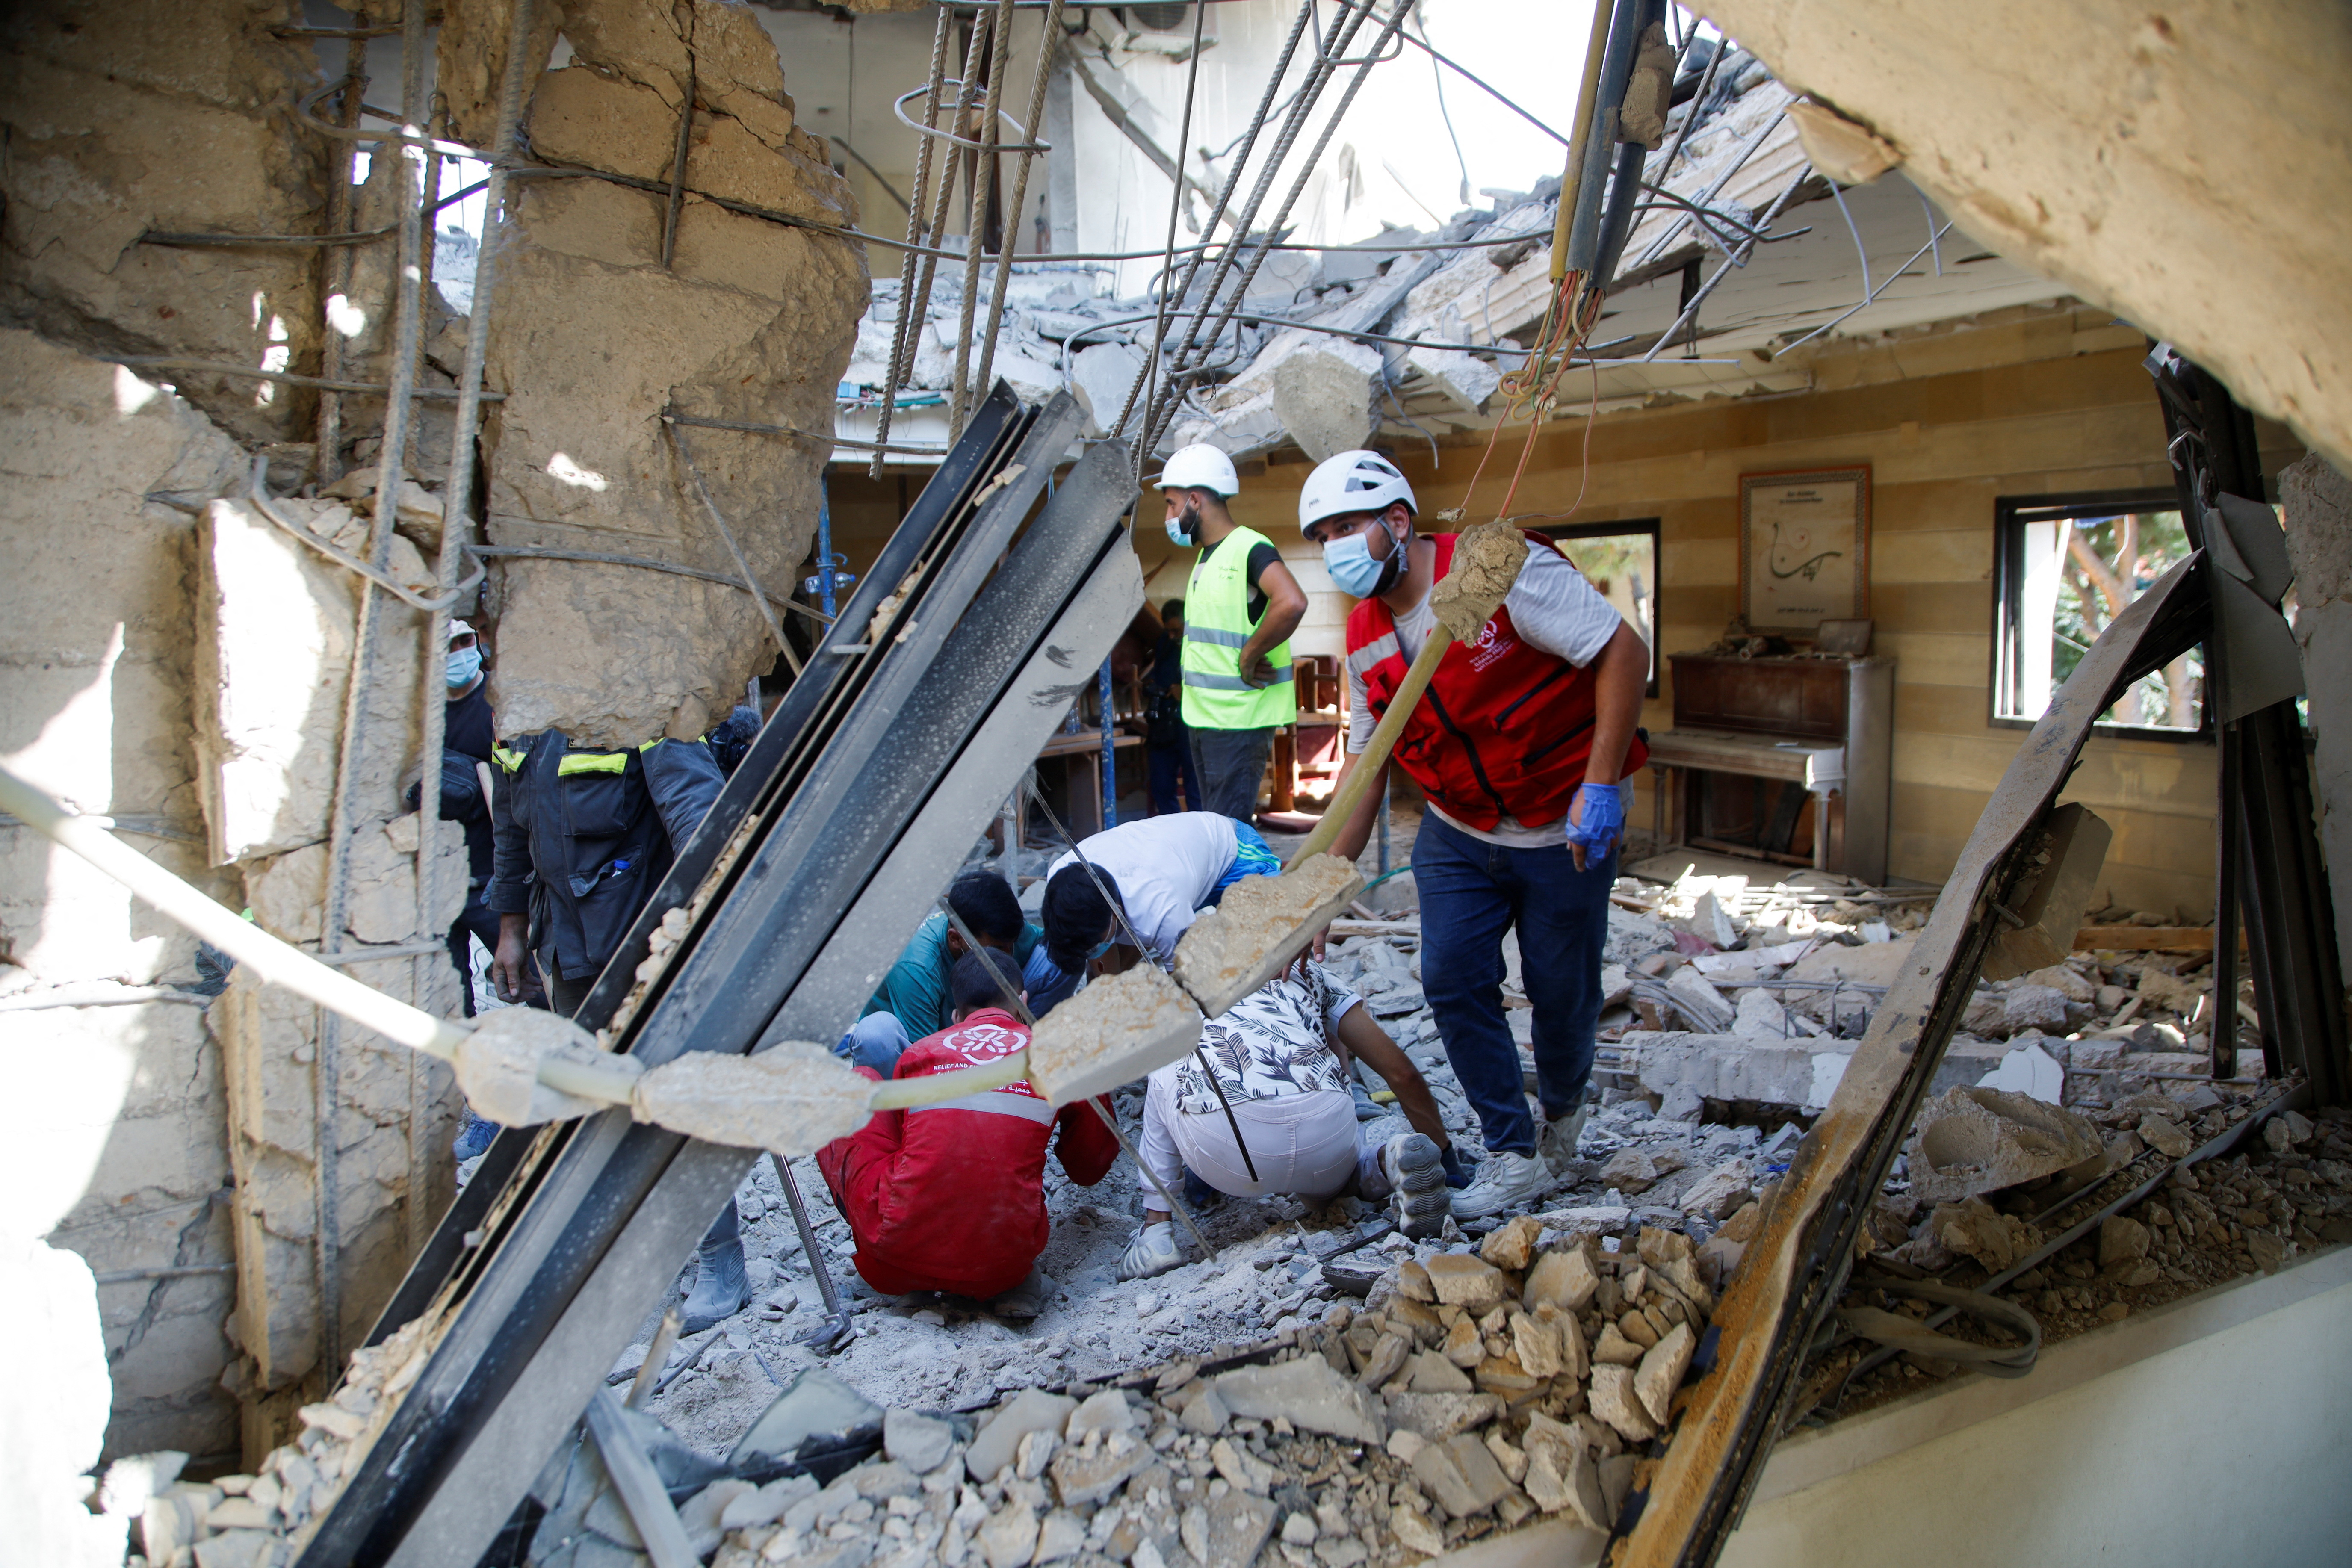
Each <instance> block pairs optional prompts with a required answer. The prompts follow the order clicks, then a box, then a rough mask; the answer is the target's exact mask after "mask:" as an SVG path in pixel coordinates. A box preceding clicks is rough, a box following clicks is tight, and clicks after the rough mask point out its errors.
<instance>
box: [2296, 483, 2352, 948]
mask: <svg viewBox="0 0 2352 1568" xmlns="http://www.w3.org/2000/svg"><path fill="white" fill-rule="evenodd" d="M2279 500H2281V502H2283V503H2284V508H2285V511H2286V548H2287V554H2288V556H2289V557H2290V558H2291V559H2292V560H2293V561H2294V597H2295V613H2294V638H2295V641H2297V642H2299V643H2301V644H2302V645H2303V675H2304V682H2305V685H2306V686H2307V687H2308V688H2309V689H2310V704H2311V729H2312V734H2313V736H2314V738H2315V742H2316V745H2315V750H2314V752H2313V755H2312V795H2313V797H2314V801H2315V806H2316V809H2317V810H2318V813H2319V843H2320V847H2321V849H2322V850H2323V851H2324V852H2325V853H2326V857H2327V879H2328V883H2329V887H2330V889H2331V891H2332V893H2333V896H2334V900H2335V907H2336V956H2337V959H2338V961H2339V962H2340V963H2343V965H2344V967H2345V972H2346V973H2347V974H2352V479H2346V478H2345V477H2344V475H2343V474H2341V473H2339V472H2337V471H2336V469H2335V468H2331V467H2329V466H2328V463H2327V461H2326V459H2325V458H2322V457H2320V455H2319V454H2318V453H2316V452H2314V453H2311V454H2309V455H2307V456H2306V457H2305V458H2303V459H2302V460H2301V461H2300V462H2297V463H2295V464H2294V465H2293V466H2291V467H2290V468H2287V469H2285V470H2284V472H2283V473H2281V474H2280V475H2279Z"/></svg>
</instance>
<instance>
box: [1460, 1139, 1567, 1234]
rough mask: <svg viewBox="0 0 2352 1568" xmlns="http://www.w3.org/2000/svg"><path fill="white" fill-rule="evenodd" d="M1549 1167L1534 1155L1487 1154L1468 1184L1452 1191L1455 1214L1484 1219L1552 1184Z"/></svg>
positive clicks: (1519, 1202)
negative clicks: (1459, 1189) (1454, 1192)
mask: <svg viewBox="0 0 2352 1568" xmlns="http://www.w3.org/2000/svg"><path fill="white" fill-rule="evenodd" d="M1552 1181H1553V1177H1552V1173H1551V1168H1550V1167H1549V1166H1548V1165H1546V1164H1545V1163H1543V1161H1541V1160H1540V1159H1538V1158H1537V1157H1536V1156H1535V1155H1533V1154H1513V1153H1510V1152H1503V1153H1499V1154H1489V1155H1487V1156H1486V1159H1485V1160H1484V1161H1482V1162H1481V1163H1479V1166H1478V1173H1477V1174H1476V1175H1475V1176H1473V1177H1471V1178H1470V1184H1469V1185H1468V1186H1466V1187H1465V1188H1463V1189H1462V1190H1461V1191H1460V1192H1458V1193H1456V1194H1454V1218H1455V1219H1461V1220H1470V1219H1485V1218H1486V1216H1487V1215H1492V1214H1500V1213H1502V1212H1503V1211H1504V1210H1505V1209H1507V1208H1509V1207H1511V1206H1512V1205H1515V1204H1521V1203H1525V1202H1526V1201H1527V1200H1528V1199H1529V1198H1531V1197H1534V1196H1535V1195H1536V1194H1538V1193H1540V1192H1542V1191H1543V1190H1544V1189H1545V1188H1547V1187H1549V1186H1550V1185H1551V1184H1552Z"/></svg>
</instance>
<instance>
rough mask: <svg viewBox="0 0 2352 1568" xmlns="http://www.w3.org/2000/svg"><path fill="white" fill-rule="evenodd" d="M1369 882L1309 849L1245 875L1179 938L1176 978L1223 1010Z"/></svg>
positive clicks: (1205, 1010)
mask: <svg viewBox="0 0 2352 1568" xmlns="http://www.w3.org/2000/svg"><path fill="white" fill-rule="evenodd" d="M1363 888H1364V879H1363V878H1362V877H1361V876H1360V875H1358V874H1357V871H1356V868H1355V867H1354V866H1353V865H1351V864H1349V862H1347V861H1345V860H1342V859H1340V858H1339V857H1338V856H1336V855H1314V856H1310V857H1308V858H1307V859H1305V860H1303V861H1301V862H1300V863H1299V864H1297V866H1294V867H1292V868H1290V869H1289V870H1287V871H1285V872H1284V873H1283V874H1282V875H1281V876H1279V877H1244V878H1243V879H1241V880H1240V881H1238V882H1236V883H1234V885H1233V886H1232V887H1231V888H1228V889H1226V890H1225V896H1224V897H1223V899H1222V900H1219V902H1218V904H1217V907H1216V908H1215V909H1213V910H1209V911H1207V912H1206V913H1204V914H1203V915H1202V916H1201V918H1200V919H1198V920H1196V921H1193V922H1192V926H1191V928H1190V929H1188V930H1187V931H1185V932H1184V935H1183V938H1182V940H1181V941H1180V942H1177V944H1176V968H1175V974H1176V983H1177V984H1179V985H1181V986H1182V987H1183V988H1184V989H1185V990H1186V991H1187V992H1190V993H1191V994H1192V998H1193V999H1194V1000H1195V1001H1197V1002H1198V1003H1199V1004H1200V1006H1201V1012H1202V1015H1203V1016H1207V1017H1211V1018H1214V1017H1216V1016H1219V1015H1221V1014H1223V1012H1224V1011H1225V1010H1226V1009H1227V1008H1229V1007H1231V1006H1232V1005H1234V1003H1236V1002H1238V1001H1240V1000H1241V999H1242V998H1243V997H1244V996H1246V995H1248V994H1250V993H1252V992H1254V991H1255V990H1257V989H1258V988H1259V987H1260V986H1262V985H1264V984H1265V983H1266V982H1267V981H1269V980H1271V979H1273V978H1274V977H1275V976H1276V974H1278V973H1281V972H1282V970H1283V968H1284V966H1286V964H1288V963H1290V961H1291V960H1292V959H1294V958H1296V957H1297V955H1298V954H1299V953H1300V952H1302V951H1304V950H1305V948H1306V946H1307V943H1308V942H1312V941H1314V940H1315V935H1316V933H1317V932H1318V931H1321V930H1323V929H1324V928H1325V927H1326V926H1328V925H1329V924H1330V922H1331V921H1332V920H1333V919H1334V918H1335V917H1337V916H1339V914H1341V913H1344V912H1345V911H1346V909H1347V906H1348V900H1350V899H1352V898H1354V897H1355V896H1356V895H1357V894H1358V893H1360V892H1361V891H1363ZM1145 967H1147V968H1148V967H1150V966H1149V965H1147V966H1145ZM1129 973H1135V972H1134V971H1129ZM1092 989H1093V987H1091V986H1090V987H1088V990H1092ZM1082 994H1083V993H1082ZM1065 1005H1066V1004H1065ZM1060 1011H1061V1009H1060V1008H1055V1014H1058V1013H1059V1012H1060ZM1047 1016H1048V1017H1051V1016H1054V1015H1053V1014H1049V1015H1047ZM1188 1044H1189V1042H1188ZM1033 1053H1034V1047H1033ZM1153 1065H1154V1066H1157V1065H1159V1064H1158V1063H1154V1064H1153ZM1138 1076H1140V1075H1138Z"/></svg>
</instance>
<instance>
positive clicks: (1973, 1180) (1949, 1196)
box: [1911, 1089, 2106, 1203]
mask: <svg viewBox="0 0 2352 1568" xmlns="http://www.w3.org/2000/svg"><path fill="white" fill-rule="evenodd" d="M1914 1150H1915V1152H1914V1154H1913V1156H1912V1161H1911V1190H1912V1195H1913V1196H1915V1197H1916V1198H1918V1199H1920V1200H1922V1201H1924V1202H1927V1203H1946V1202H1949V1201H1952V1200H1954V1199H1958V1198H1967V1197H1973V1196H1975V1195H1976V1194H1979V1193H1990V1192H1997V1191H1999V1190H2000V1189H2001V1188H2003V1187H2011V1186H2015V1185H2016V1184H2018V1183H2020V1182H2030V1181H2032V1180H2033V1178H2035V1177H2036V1176H2046V1175H2049V1174H2051V1173H2053V1172H2056V1171H2063V1170H2064V1169H2066V1167H2068V1166H2069V1165H2074V1164H2079V1163H2082V1162H2083V1161H2084V1160H2092V1159H2097V1158H2100V1157H2102V1156H2104V1155H2105V1152H2106V1145H2105V1142H2104V1141H2103V1140H2102V1139H2101V1138H2100V1136H2099V1130H2098V1128H2097V1127H2095V1125H2093V1124H2092V1123H2091V1122H2090V1121H2088V1120H2086V1119H2085V1118H2084V1117H2081V1116H2078V1115H2076V1114H2075V1113H2074V1112H2073V1111H2071V1110H2065V1109H2063V1107H2060V1106H2055V1105H2045V1104H2043V1103H2042V1101H2040V1100H2034V1099H2032V1098H2030V1097H2028V1096H2026V1095H2022V1094H2015V1093H2011V1092H2010V1091H2008V1090H2006V1089H1947V1090H1946V1091H1945V1092H1944V1093H1943V1094H1942V1095H1941V1096H1940V1097H1939V1098H1937V1100H1933V1101H1932V1102H1930V1103H1929V1104H1928V1106H1927V1109H1926V1110H1923V1111H1922V1112H1921V1113H1920V1117H1919V1124H1918V1130H1917V1131H1916V1134H1915V1142H1914Z"/></svg>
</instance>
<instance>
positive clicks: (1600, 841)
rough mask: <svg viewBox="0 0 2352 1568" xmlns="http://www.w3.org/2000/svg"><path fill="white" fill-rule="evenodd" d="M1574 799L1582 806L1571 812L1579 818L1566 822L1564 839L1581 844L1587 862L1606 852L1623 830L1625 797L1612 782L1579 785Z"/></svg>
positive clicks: (1595, 859) (1593, 860)
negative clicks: (1565, 837) (1578, 809)
mask: <svg viewBox="0 0 2352 1568" xmlns="http://www.w3.org/2000/svg"><path fill="white" fill-rule="evenodd" d="M1576 798H1577V801H1578V803H1579V804H1580V805H1581V806H1582V808H1583V809H1582V810H1581V811H1580V812H1578V813H1575V814H1572V815H1574V816H1577V817H1579V818H1580V820H1574V821H1571V822H1570V823H1569V825H1568V841H1569V842H1570V844H1576V845H1581V846H1582V847H1583V848H1584V856H1585V861H1586V863H1587V864H1588V865H1589V864H1591V863H1592V862H1595V861H1598V860H1599V859H1600V858H1601V857H1603V856H1605V855H1607V854H1608V853H1609V847H1610V846H1611V845H1612V844H1613V843H1615V842H1616V840H1617V838H1618V836H1619V835H1620V834H1622V833H1623V832H1624V830H1625V797H1624V796H1623V795H1622V794H1620V793H1619V791H1618V788H1617V786H1616V785H1615V784H1579V785H1578V786H1577V789H1576Z"/></svg>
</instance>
